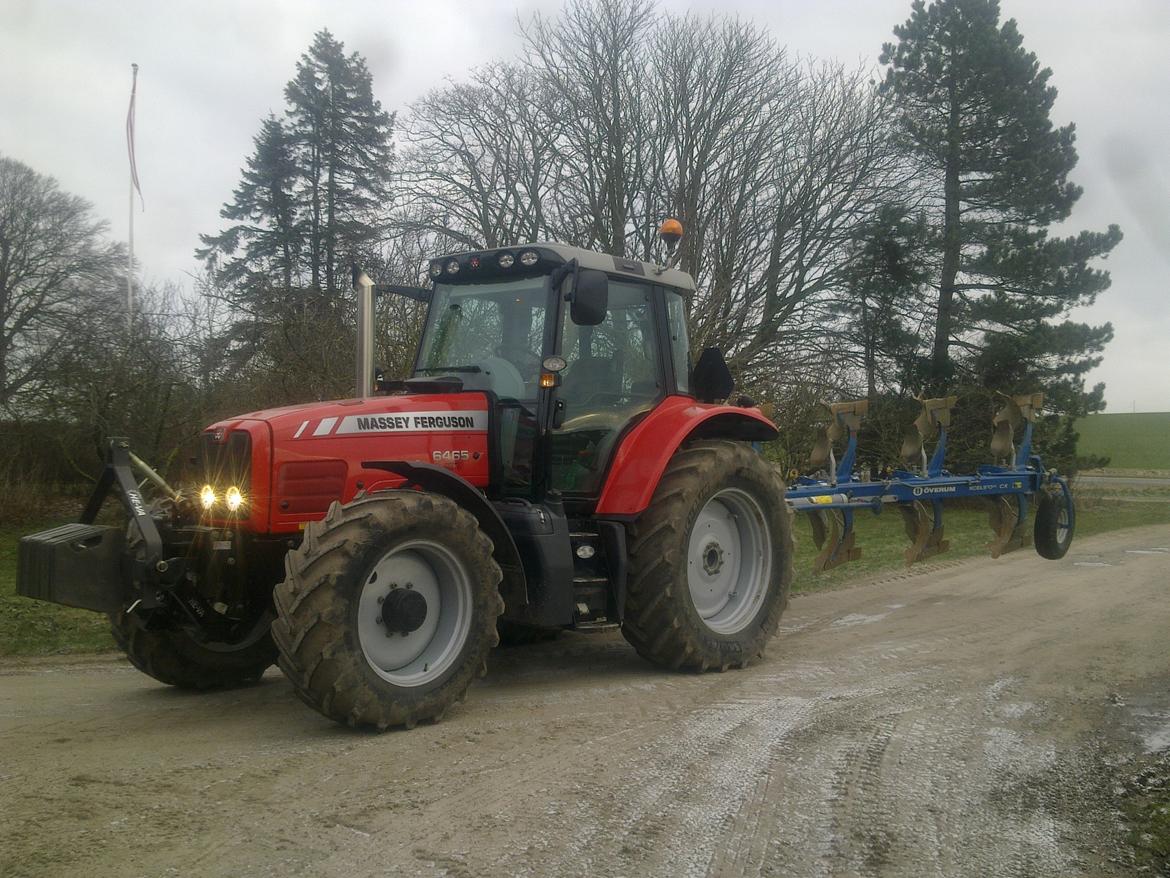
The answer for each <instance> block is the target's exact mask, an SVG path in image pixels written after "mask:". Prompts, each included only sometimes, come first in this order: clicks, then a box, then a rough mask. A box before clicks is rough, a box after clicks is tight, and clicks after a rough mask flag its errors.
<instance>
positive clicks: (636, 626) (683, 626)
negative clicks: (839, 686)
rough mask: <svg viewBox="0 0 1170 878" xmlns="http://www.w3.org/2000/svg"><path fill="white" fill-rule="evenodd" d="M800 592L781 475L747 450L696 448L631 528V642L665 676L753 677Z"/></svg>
mask: <svg viewBox="0 0 1170 878" xmlns="http://www.w3.org/2000/svg"><path fill="white" fill-rule="evenodd" d="M791 582H792V528H791V520H790V514H789V512H788V507H787V504H786V503H785V501H784V483H783V481H782V480H781V478H780V476H779V474H778V473H777V472H776V471H775V469H774V468H773V467H771V466H770V465H768V464H767V463H766V462H765V461H764V460H763V458H761V457H760V456H759V455H758V454H756V453H755V452H754V451H752V450H751V449H750V448H749V447H747V446H746V445H744V444H743V443H739V442H730V441H721V440H720V441H715V440H713V441H703V442H693V443H691V444H690V445H688V446H686V447H684V448H683V449H681V450H680V451H678V452H677V453H676V454H675V456H674V458H673V459H672V460H671V462H670V465H669V466H668V467H667V468H666V472H664V473H663V475H662V479H661V481H660V482H659V484H658V488H657V490H656V491H655V492H654V498H653V499H652V500H651V502H650V506H649V507H648V508H647V509H646V511H645V512H643V513H642V514H641V515H640V516H639V517H638V519H637V520H636V521H635V522H634V524H633V525H632V526H631V529H630V580H629V590H628V595H627V599H626V621H625V622H624V624H623V626H622V632H623V633H624V634H625V637H626V640H628V641H629V642H630V644H631V645H633V647H634V648H635V649H636V650H637V651H638V653H639V654H640V655H642V656H643V657H644V658H646V659H648V660H650V661H651V662H653V663H654V664H657V665H661V666H664V667H670V668H676V669H683V670H691V671H706V670H708V669H717V670H725V669H727V668H728V667H747V665H748V664H749V663H750V662H752V661H754V660H756V659H758V658H760V657H762V655H763V652H764V647H765V645H766V644H767V641H768V639H769V638H771V636H772V635H773V634H774V633H775V631H776V628H777V626H778V625H779V623H780V616H781V614H782V613H783V612H784V608H785V607H786V606H787V603H788V589H789V586H790V584H791Z"/></svg>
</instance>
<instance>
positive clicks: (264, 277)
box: [196, 30, 394, 299]
mask: <svg viewBox="0 0 1170 878" xmlns="http://www.w3.org/2000/svg"><path fill="white" fill-rule="evenodd" d="M284 94H285V99H286V100H287V102H288V109H287V112H286V118H285V120H284V121H281V120H280V119H277V118H276V117H275V116H269V117H268V118H267V119H265V120H264V121H263V123H262V124H261V128H260V133H259V134H258V135H257V136H256V139H255V141H254V142H255V151H254V152H253V154H252V155H251V157H249V159H248V160H247V164H246V166H245V168H244V171H243V175H242V179H241V182H240V185H239V187H237V189H236V191H235V192H234V193H233V198H232V201H230V202H229V203H227V204H225V205H224V207H223V209H222V210H221V211H220V215H221V216H222V217H223V218H224V219H226V220H230V221H232V222H233V223H234V224H233V225H231V226H228V227H227V228H226V229H224V230H223V231H222V232H219V233H218V234H215V235H203V236H201V240H202V241H203V244H204V246H203V248H201V249H199V250H197V251H196V256H197V257H198V258H200V259H202V260H204V261H207V262H208V263H209V265H211V267H212V268H213V269H214V275H215V280H216V282H217V283H218V284H220V285H221V286H225V287H228V288H234V289H235V292H236V295H237V298H240V299H249V298H253V297H254V295H255V294H256V292H257V291H258V290H261V289H271V288H274V287H281V288H283V289H285V290H290V289H292V288H293V287H304V286H308V287H309V288H310V289H312V290H316V291H319V292H323V293H325V294H326V297H327V296H328V295H329V294H330V293H333V292H336V291H337V290H338V289H340V288H342V287H344V286H346V285H348V264H349V262H350V261H352V260H353V259H354V258H358V257H360V256H361V255H362V254H363V253H365V252H366V251H368V250H369V249H371V247H372V245H373V244H374V243H375V242H376V241H377V240H378V239H379V238H380V237H381V235H382V231H383V230H382V224H381V217H382V214H383V210H382V208H383V207H384V205H385V204H386V202H387V201H388V199H389V188H390V176H391V167H390V166H391V162H392V161H393V147H392V144H391V142H390V135H391V132H392V130H393V125H394V117H393V116H392V115H391V114H390V113H387V112H386V111H385V110H383V109H382V105H381V103H379V102H378V101H377V100H376V99H375V98H374V96H373V78H372V77H371V75H370V71H369V69H368V68H367V67H366V62H365V60H364V59H363V58H362V57H361V56H360V55H358V54H357V53H356V52H355V53H352V54H349V55H346V54H345V47H344V45H343V44H342V43H340V42H338V41H337V40H336V39H334V38H333V36H332V34H330V33H329V31H327V30H323V31H321V32H320V33H318V34H317V35H316V36H315V37H314V39H313V44H312V45H311V46H310V47H309V50H308V51H307V52H306V53H305V54H304V55H302V56H301V59H300V61H299V62H298V63H297V70H296V75H295V76H294V77H293V79H292V80H290V81H289V83H288V85H287V86H286V87H285V91H284Z"/></svg>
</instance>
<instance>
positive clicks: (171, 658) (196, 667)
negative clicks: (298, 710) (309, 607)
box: [110, 613, 276, 689]
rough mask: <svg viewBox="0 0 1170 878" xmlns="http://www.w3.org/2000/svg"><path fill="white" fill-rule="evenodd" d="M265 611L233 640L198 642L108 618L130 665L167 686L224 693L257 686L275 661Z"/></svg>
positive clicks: (118, 617)
mask: <svg viewBox="0 0 1170 878" xmlns="http://www.w3.org/2000/svg"><path fill="white" fill-rule="evenodd" d="M271 619H272V616H271V614H270V613H265V614H264V615H263V616H262V617H261V618H259V619H258V620H257V621H256V625H255V626H254V627H253V628H252V629H251V630H249V631H247V632H244V633H243V634H242V636H241V638H240V639H239V641H237V642H224V643H219V642H215V641H201V640H197V639H196V638H195V637H194V636H193V635H191V634H190V633H188V632H187V631H185V630H183V629H181V628H165V629H159V630H151V629H148V628H144V627H142V625H140V624H138V623H137V622H135V621H134V620H133V619H131V618H129V617H128V616H127V615H126V614H125V613H117V614H115V615H111V616H110V628H111V631H112V633H113V635H114V640H115V642H117V644H118V646H119V647H121V648H122V651H123V652H124V653H126V657H127V658H128V659H130V664H132V665H134V667H136V668H138V670H140V671H142V672H143V673H144V674H147V675H148V676H151V677H154V679H156V680H158V681H159V682H161V683H166V684H167V685H168V686H176V687H178V688H180V689H228V688H232V687H235V686H246V685H249V684H251V683H255V682H256V681H257V680H259V679H260V677H261V676H263V674H264V672H265V671H266V670H267V669H268V668H270V667H271V666H272V665H273V663H274V662H275V661H276V645H275V644H274V643H273V642H272V637H271V635H270V634H269V631H268V626H269V623H270V621H271Z"/></svg>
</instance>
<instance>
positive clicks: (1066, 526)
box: [1056, 503, 1072, 545]
mask: <svg viewBox="0 0 1170 878" xmlns="http://www.w3.org/2000/svg"><path fill="white" fill-rule="evenodd" d="M1071 532H1072V518H1071V516H1070V515H1069V512H1068V504H1066V503H1061V504H1060V511H1059V512H1057V514H1056V541H1057V542H1058V543H1060V544H1061V545H1064V544H1065V543H1066V542H1068V540H1069V538H1070V536H1071Z"/></svg>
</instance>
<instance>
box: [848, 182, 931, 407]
mask: <svg viewBox="0 0 1170 878" xmlns="http://www.w3.org/2000/svg"><path fill="white" fill-rule="evenodd" d="M926 235H927V228H926V221H925V219H924V218H923V217H921V216H918V217H912V216H911V215H910V213H909V211H908V210H907V209H906V208H905V207H903V206H902V205H898V204H889V205H885V206H884V207H882V208H881V209H879V210H878V211H877V212H876V213H875V214H874V216H873V218H872V219H871V220H869V221H868V222H866V223H864V224H863V225H862V226H861V227H860V228H859V230H858V232H857V235H856V236H855V239H854V247H853V249H854V253H853V254H852V260H851V262H852V265H853V269H852V271H851V272H850V277H849V280H848V283H847V285H846V287H845V290H844V294H843V295H842V296H841V297H840V298H839V299H838V300H837V301H836V302H835V303H834V305H833V309H832V310H833V312H834V313H835V314H836V315H837V316H839V317H840V318H842V328H841V334H842V336H843V340H844V342H845V344H846V346H847V347H848V348H849V349H850V350H852V351H853V352H854V356H855V357H856V359H857V360H859V361H860V365H861V368H862V371H863V372H864V374H865V386H866V391H867V395H868V397H869V398H870V399H871V400H872V399H875V398H876V397H877V394H878V393H879V390H882V391H884V390H887V389H889V388H890V386H891V385H894V384H896V385H899V386H900V387H904V386H906V385H913V384H915V383H917V377H918V372H919V371H920V364H919V357H918V351H919V348H920V347H921V342H922V339H921V336H920V330H921V323H922V319H921V314H922V310H923V303H924V297H923V287H924V285H925V283H926V281H927V279H928V278H929V272H928V270H927V267H926V264H925V255H926V254H925V252H924V251H925V245H926Z"/></svg>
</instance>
